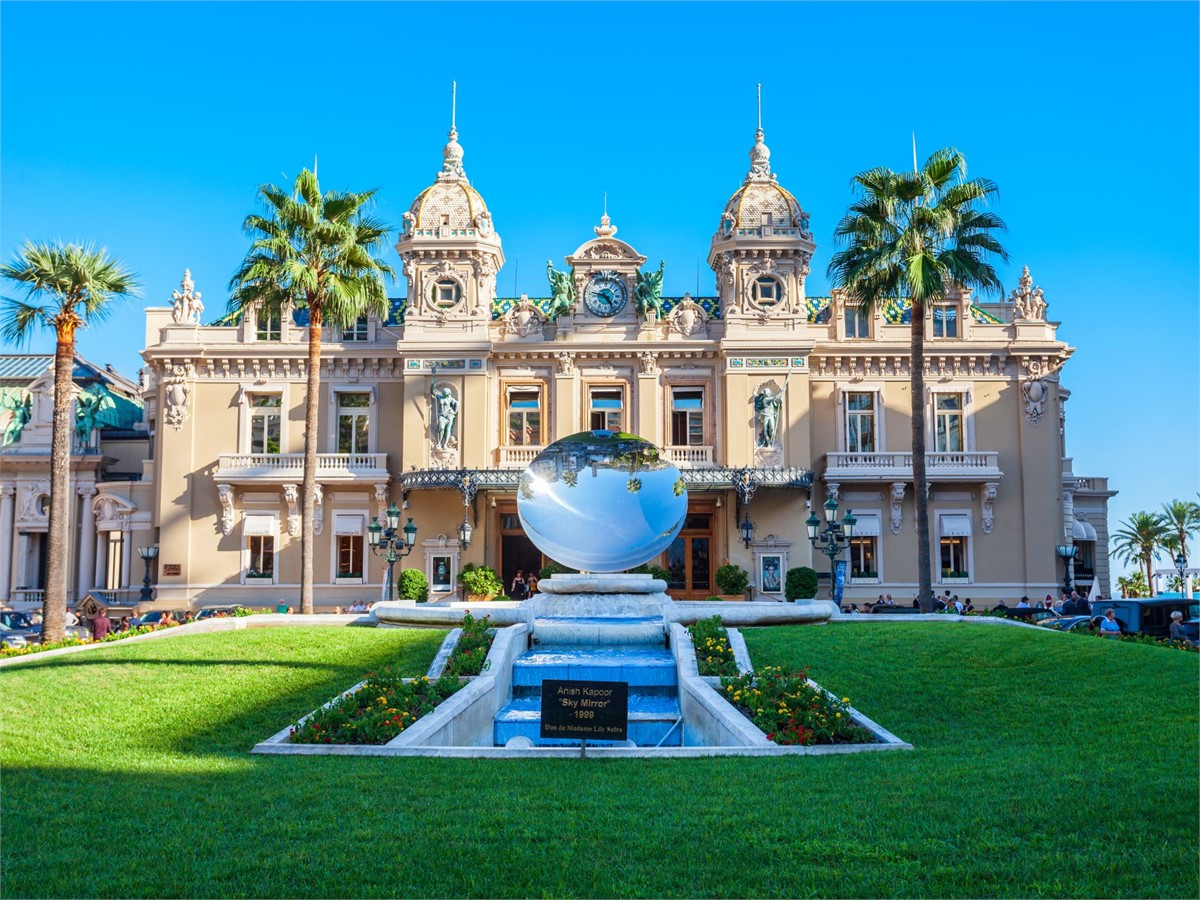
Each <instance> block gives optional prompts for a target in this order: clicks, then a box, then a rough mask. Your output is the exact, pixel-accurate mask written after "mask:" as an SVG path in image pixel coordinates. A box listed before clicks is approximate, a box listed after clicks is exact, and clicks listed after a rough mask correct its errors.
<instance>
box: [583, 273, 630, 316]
mask: <svg viewBox="0 0 1200 900" xmlns="http://www.w3.org/2000/svg"><path fill="white" fill-rule="evenodd" d="M628 299H629V297H628V295H627V294H626V292H625V283H624V282H622V281H621V279H620V278H619V277H618V276H617V275H616V274H615V273H612V272H598V273H597V274H595V275H593V276H592V278H591V280H590V281H588V283H587V287H585V288H584V289H583V303H584V306H586V307H587V308H588V309H589V310H591V312H592V313H593V314H595V315H597V316H615V315H616V314H617V313H619V312H620V311H621V310H622V309H624V308H625V301H626V300H628Z"/></svg>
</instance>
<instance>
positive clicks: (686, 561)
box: [667, 509, 714, 600]
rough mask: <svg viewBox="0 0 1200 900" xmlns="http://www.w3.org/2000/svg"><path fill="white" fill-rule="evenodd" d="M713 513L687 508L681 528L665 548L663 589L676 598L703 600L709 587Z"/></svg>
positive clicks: (711, 569)
mask: <svg viewBox="0 0 1200 900" xmlns="http://www.w3.org/2000/svg"><path fill="white" fill-rule="evenodd" d="M712 527H713V514H712V513H711V512H699V511H692V510H690V509H689V511H688V516H687V518H686V519H685V520H684V522H683V529H682V530H681V531H680V532H679V535H678V536H677V537H676V538H675V540H674V541H672V542H671V546H670V547H669V548H668V549H667V568H668V569H669V570H670V572H671V578H670V581H669V582H668V583H667V590H668V591H669V592H670V594H671V596H672V597H674V598H675V599H676V600H703V599H704V598H705V597H711V596H712V595H713V593H714V590H713V566H712V558H713V544H714V542H713V533H712Z"/></svg>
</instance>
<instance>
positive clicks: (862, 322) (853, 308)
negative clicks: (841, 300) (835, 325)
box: [846, 303, 871, 338]
mask: <svg viewBox="0 0 1200 900" xmlns="http://www.w3.org/2000/svg"><path fill="white" fill-rule="evenodd" d="M870 336H871V320H870V318H869V317H868V316H867V313H866V310H864V309H863V308H862V307H861V306H859V305H858V304H852V303H847V304H846V337H848V338H869V337H870Z"/></svg>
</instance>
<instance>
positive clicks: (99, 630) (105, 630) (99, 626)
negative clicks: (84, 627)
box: [92, 606, 112, 641]
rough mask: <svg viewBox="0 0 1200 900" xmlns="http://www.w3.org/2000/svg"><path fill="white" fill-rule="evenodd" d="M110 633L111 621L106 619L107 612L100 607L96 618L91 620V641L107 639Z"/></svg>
mask: <svg viewBox="0 0 1200 900" xmlns="http://www.w3.org/2000/svg"><path fill="white" fill-rule="evenodd" d="M111 631H112V620H111V619H109V617H108V610H106V609H105V608H104V607H103V606H102V607H100V612H99V614H98V615H97V616H96V618H94V619H92V640H93V641H102V640H104V639H105V638H106V637H108V635H109V632H111Z"/></svg>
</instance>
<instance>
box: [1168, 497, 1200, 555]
mask: <svg viewBox="0 0 1200 900" xmlns="http://www.w3.org/2000/svg"><path fill="white" fill-rule="evenodd" d="M1159 517H1160V518H1161V519H1162V520H1163V522H1164V523H1165V524H1166V526H1167V527H1168V528H1169V529H1170V530H1171V541H1170V545H1171V546H1170V549H1171V550H1172V551H1174V552H1177V553H1182V554H1183V558H1184V559H1187V558H1188V549H1187V542H1188V538H1190V537H1195V535H1196V532H1197V531H1200V503H1193V502H1192V501H1191V500H1172V501H1171V502H1170V503H1164V504H1163V508H1162V513H1161V514H1160V516H1159Z"/></svg>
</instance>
